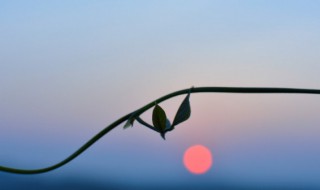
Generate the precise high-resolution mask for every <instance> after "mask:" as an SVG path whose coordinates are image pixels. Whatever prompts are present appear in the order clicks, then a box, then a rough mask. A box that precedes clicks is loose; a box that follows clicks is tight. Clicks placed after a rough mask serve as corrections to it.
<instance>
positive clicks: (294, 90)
mask: <svg viewBox="0 0 320 190" xmlns="http://www.w3.org/2000/svg"><path fill="white" fill-rule="evenodd" d="M187 93H290V94H320V90H318V89H298V88H259V87H192V88H191V89H184V90H179V91H176V92H172V93H170V94H167V95H165V96H162V97H160V98H158V99H156V100H155V101H152V102H150V103H149V104H147V105H145V106H143V107H141V108H140V109H137V110H135V111H133V112H131V113H129V114H127V115H125V116H123V117H121V118H120V119H118V120H116V121H115V122H113V123H112V124H110V125H109V126H107V127H106V128H104V129H103V130H102V131H100V132H99V133H98V134H96V135H95V136H94V137H92V138H91V139H90V140H89V141H87V142H86V143H85V144H84V145H82V146H81V147H80V148H79V149H78V150H76V151H75V152H74V153H73V154H71V155H70V156H69V157H67V158H66V159H64V160H62V161H61V162H59V163H57V164H55V165H53V166H50V167H46V168H41V169H32V170H28V169H16V168H10V167H4V166H0V171H4V172H9V173H16V174H38V173H44V172H48V171H51V170H54V169H57V168H59V167H61V166H63V165H65V164H67V163H69V162H70V161H71V160H73V159H74V158H76V157H77V156H79V155H80V154H81V153H83V152H84V151H85V150H86V149H88V148H89V147H90V146H91V145H93V144H94V143H95V142H96V141H98V140H99V139H100V138H101V137H103V136H104V135H106V134H107V133H108V132H110V131H111V130H112V129H114V128H115V127H117V126H118V125H119V124H121V123H122V122H124V121H126V120H127V119H129V118H130V116H131V115H132V114H134V115H135V116H136V117H139V116H140V115H141V114H142V113H144V112H145V111H147V110H148V109H150V108H152V107H153V106H154V102H157V103H161V102H163V101H165V100H168V99H170V98H172V97H175V96H179V95H182V94H187Z"/></svg>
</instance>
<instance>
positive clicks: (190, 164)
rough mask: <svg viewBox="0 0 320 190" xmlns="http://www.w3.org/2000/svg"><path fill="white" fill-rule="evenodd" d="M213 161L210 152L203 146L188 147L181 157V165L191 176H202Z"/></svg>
mask: <svg viewBox="0 0 320 190" xmlns="http://www.w3.org/2000/svg"><path fill="white" fill-rule="evenodd" d="M212 163H213V159H212V154H211V152H210V150H209V149H208V148H207V147H205V146H203V145H194V146H191V147H189V148H188V149H187V150H186V151H185V152H184V156H183V164H184V166H185V167H186V168H187V170H189V171H190V172H191V173H193V174H204V173H206V172H207V171H208V170H209V169H210V168H211V166H212Z"/></svg>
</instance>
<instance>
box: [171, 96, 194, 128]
mask: <svg viewBox="0 0 320 190" xmlns="http://www.w3.org/2000/svg"><path fill="white" fill-rule="evenodd" d="M189 98H190V93H189V94H188V95H187V96H186V97H185V98H184V100H183V101H182V103H181V105H180V107H179V109H178V111H177V113H176V116H175V117H174V120H173V123H172V129H173V128H174V126H176V125H178V124H180V123H182V122H184V121H186V120H187V119H189V117H190V115H191V108H190V101H189Z"/></svg>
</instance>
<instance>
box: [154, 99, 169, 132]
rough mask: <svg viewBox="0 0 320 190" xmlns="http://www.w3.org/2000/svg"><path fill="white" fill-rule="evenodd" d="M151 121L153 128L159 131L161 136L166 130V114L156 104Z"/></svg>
mask: <svg viewBox="0 0 320 190" xmlns="http://www.w3.org/2000/svg"><path fill="white" fill-rule="evenodd" d="M152 123H153V126H154V128H156V129H157V130H158V131H159V132H160V133H161V136H162V135H164V132H165V130H166V123H167V116H166V113H165V112H164V110H163V109H162V108H161V107H160V106H158V105H156V106H155V107H154V109H153V112H152Z"/></svg>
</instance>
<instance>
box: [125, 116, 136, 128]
mask: <svg viewBox="0 0 320 190" xmlns="http://www.w3.org/2000/svg"><path fill="white" fill-rule="evenodd" d="M134 120H135V118H134V117H133V116H130V117H129V119H128V120H127V122H126V124H124V126H123V129H127V128H129V127H133V122H134Z"/></svg>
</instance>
